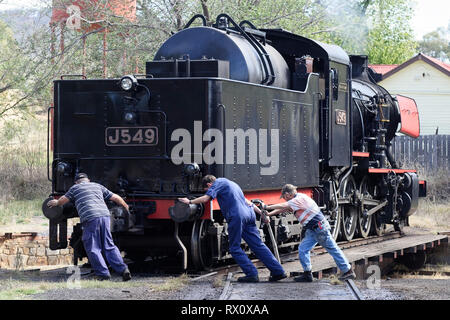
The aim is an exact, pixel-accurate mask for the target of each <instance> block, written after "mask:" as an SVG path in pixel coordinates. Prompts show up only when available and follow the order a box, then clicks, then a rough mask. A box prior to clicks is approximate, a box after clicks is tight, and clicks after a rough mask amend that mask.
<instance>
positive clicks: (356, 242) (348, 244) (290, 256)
mask: <svg viewBox="0 0 450 320" xmlns="http://www.w3.org/2000/svg"><path fill="white" fill-rule="evenodd" d="M401 236H402V235H401V234H400V232H398V231H392V232H389V233H386V234H384V235H382V236H370V237H368V238H364V239H353V240H350V241H340V242H338V243H337V244H338V246H339V248H341V249H347V248H354V247H360V246H364V245H368V244H373V243H377V242H382V241H387V240H392V239H397V238H400V237H401ZM324 253H326V250H325V248H323V247H321V246H316V247H315V248H314V249H313V250H312V254H315V255H320V254H324ZM280 259H281V262H282V263H287V262H293V261H295V260H297V259H298V252H297V250H294V251H292V252H290V253H284V254H280ZM252 262H253V264H254V265H255V266H256V267H257V268H258V267H264V264H263V263H262V262H261V261H259V260H258V259H252ZM240 271H241V269H240V267H239V266H238V265H237V264H227V265H223V266H219V267H215V268H213V269H209V270H207V271H203V272H201V273H200V276H201V275H204V274H208V273H211V272H214V273H215V274H218V275H223V276H225V275H227V274H228V273H229V272H233V273H235V272H240Z"/></svg>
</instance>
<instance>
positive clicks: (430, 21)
mask: <svg viewBox="0 0 450 320" xmlns="http://www.w3.org/2000/svg"><path fill="white" fill-rule="evenodd" d="M342 1H345V0H342ZM413 1H415V2H416V7H415V16H414V18H413V19H412V21H411V27H412V28H413V30H414V35H415V38H416V40H420V39H422V36H423V35H424V34H426V33H428V32H431V31H434V30H436V29H437V28H438V27H444V28H447V26H448V25H449V23H450V0H413ZM39 3H42V0H3V1H2V0H0V9H7V8H8V9H12V8H18V7H19V8H20V7H22V8H23V7H26V8H33V7H36V5H37V4H39Z"/></svg>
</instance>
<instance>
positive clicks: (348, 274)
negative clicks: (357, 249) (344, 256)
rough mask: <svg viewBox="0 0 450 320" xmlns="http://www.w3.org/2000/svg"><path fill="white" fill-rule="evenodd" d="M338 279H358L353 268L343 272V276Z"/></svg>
mask: <svg viewBox="0 0 450 320" xmlns="http://www.w3.org/2000/svg"><path fill="white" fill-rule="evenodd" d="M338 279H339V280H341V281H344V280H348V279H356V274H355V273H354V272H353V270H352V269H350V270H348V271H347V272H345V273H343V274H341V276H340V277H339V278H338Z"/></svg>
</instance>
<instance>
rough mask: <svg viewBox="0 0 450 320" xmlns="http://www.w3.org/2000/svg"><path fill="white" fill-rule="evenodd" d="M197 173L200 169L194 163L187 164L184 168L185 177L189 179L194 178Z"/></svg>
mask: <svg viewBox="0 0 450 320" xmlns="http://www.w3.org/2000/svg"><path fill="white" fill-rule="evenodd" d="M199 172H200V167H199V166H198V164H197V163H195V162H194V163H189V164H187V165H185V166H184V173H186V175H188V176H190V177H192V176H195V175H196V174H198V173H199Z"/></svg>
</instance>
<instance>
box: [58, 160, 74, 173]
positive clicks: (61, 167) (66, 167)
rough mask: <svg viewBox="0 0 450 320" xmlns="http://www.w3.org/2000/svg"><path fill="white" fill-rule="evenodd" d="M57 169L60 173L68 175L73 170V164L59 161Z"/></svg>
mask: <svg viewBox="0 0 450 320" xmlns="http://www.w3.org/2000/svg"><path fill="white" fill-rule="evenodd" d="M56 171H57V172H58V174H60V175H64V176H67V175H69V174H70V173H71V172H72V166H71V165H70V164H69V163H66V162H59V163H58V165H57V166H56Z"/></svg>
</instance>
